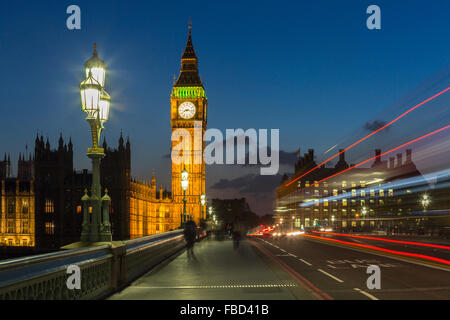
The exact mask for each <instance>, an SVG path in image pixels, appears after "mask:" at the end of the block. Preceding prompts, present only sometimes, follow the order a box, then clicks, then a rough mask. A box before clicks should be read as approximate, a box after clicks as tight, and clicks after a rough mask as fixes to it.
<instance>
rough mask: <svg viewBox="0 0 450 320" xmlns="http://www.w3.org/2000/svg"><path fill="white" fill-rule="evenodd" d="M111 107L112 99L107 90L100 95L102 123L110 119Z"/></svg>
mask: <svg viewBox="0 0 450 320" xmlns="http://www.w3.org/2000/svg"><path fill="white" fill-rule="evenodd" d="M110 106H111V97H110V96H109V94H108V93H107V92H106V91H105V90H102V91H101V93H100V103H99V118H100V121H101V122H102V123H103V122H106V121H108V119H109V109H110Z"/></svg>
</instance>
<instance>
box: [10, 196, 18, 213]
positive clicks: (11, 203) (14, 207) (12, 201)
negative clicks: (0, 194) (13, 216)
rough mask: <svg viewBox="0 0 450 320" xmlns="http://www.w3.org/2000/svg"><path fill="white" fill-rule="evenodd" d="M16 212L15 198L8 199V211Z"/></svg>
mask: <svg viewBox="0 0 450 320" xmlns="http://www.w3.org/2000/svg"><path fill="white" fill-rule="evenodd" d="M15 212H16V201H15V199H8V213H15Z"/></svg>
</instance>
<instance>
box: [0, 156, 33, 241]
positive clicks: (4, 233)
mask: <svg viewBox="0 0 450 320" xmlns="http://www.w3.org/2000/svg"><path fill="white" fill-rule="evenodd" d="M10 170H11V161H10V159H9V157H8V160H6V155H5V161H3V162H0V180H1V194H0V203H1V207H0V245H1V246H7V247H34V246H35V245H36V242H35V208H34V185H33V184H34V182H33V180H31V159H29V160H25V159H23V158H22V156H20V157H19V162H18V175H17V178H13V177H10V172H11V171H10Z"/></svg>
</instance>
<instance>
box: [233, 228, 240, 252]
mask: <svg viewBox="0 0 450 320" xmlns="http://www.w3.org/2000/svg"><path fill="white" fill-rule="evenodd" d="M232 235H233V247H234V248H235V249H237V248H239V241H240V240H241V232H240V231H239V230H237V229H236V230H233V233H232Z"/></svg>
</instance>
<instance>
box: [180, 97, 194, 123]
mask: <svg viewBox="0 0 450 320" xmlns="http://www.w3.org/2000/svg"><path fill="white" fill-rule="evenodd" d="M178 113H179V114H180V116H181V117H182V118H183V119H191V118H192V117H193V116H194V115H195V105H194V104H193V103H192V102H189V101H186V102H183V103H182V104H180V105H179V106H178Z"/></svg>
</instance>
